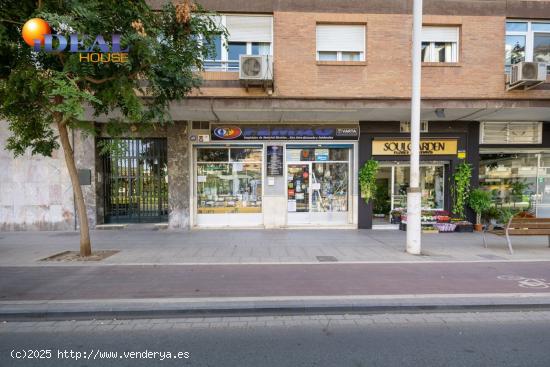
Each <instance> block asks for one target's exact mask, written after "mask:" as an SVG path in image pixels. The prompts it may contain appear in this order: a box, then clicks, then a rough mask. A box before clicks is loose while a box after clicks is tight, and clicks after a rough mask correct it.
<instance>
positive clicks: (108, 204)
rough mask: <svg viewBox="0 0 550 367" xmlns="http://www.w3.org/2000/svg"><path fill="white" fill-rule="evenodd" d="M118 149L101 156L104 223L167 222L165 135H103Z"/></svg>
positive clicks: (107, 141)
mask: <svg viewBox="0 0 550 367" xmlns="http://www.w3.org/2000/svg"><path fill="white" fill-rule="evenodd" d="M104 140H105V142H106V143H107V144H111V145H114V144H116V146H118V149H115V150H113V151H112V152H109V153H108V154H106V155H103V156H102V163H103V177H104V180H103V201H104V207H105V215H104V221H105V223H135V222H138V223H139V222H166V221H167V220H168V178H167V172H168V171H167V152H166V139H104Z"/></svg>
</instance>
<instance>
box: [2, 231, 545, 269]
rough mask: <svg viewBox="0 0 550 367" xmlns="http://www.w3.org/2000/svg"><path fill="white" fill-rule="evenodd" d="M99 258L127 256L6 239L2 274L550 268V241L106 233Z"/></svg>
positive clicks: (387, 234)
mask: <svg viewBox="0 0 550 367" xmlns="http://www.w3.org/2000/svg"><path fill="white" fill-rule="evenodd" d="M91 237H92V248H93V250H120V252H119V253H117V254H116V255H114V256H111V257H109V258H107V259H105V260H103V261H100V262H93V263H92V262H78V263H75V262H70V263H66V262H65V263H62V262H39V261H37V260H39V259H42V258H45V257H48V256H51V255H54V254H56V253H59V252H62V251H66V250H78V244H79V236H78V233H77V232H3V233H0V266H70V265H72V266H75V265H78V266H97V265H130V264H134V265H135V264H256V263H260V264H265V263H272V264H304V263H319V262H320V261H321V260H327V259H326V258H325V259H323V258H318V257H319V256H321V257H323V256H331V257H334V258H333V259H332V258H331V259H328V260H332V261H334V260H336V261H337V262H339V263H342V262H431V261H436V262H440V261H507V260H513V261H540V260H546V261H550V249H549V248H548V242H547V238H546V237H544V236H541V237H538V236H533V237H514V238H513V244H514V248H515V250H516V251H515V254H514V255H510V254H509V253H508V250H507V247H506V242H505V239H504V238H503V237H501V236H496V235H492V234H488V235H487V242H488V245H489V247H488V248H487V249H486V248H484V247H483V241H482V236H481V234H479V233H448V234H424V235H423V236H422V250H423V254H424V256H412V255H409V254H407V253H406V252H405V232H402V231H391V230H351V229H350V230H323V229H320V230H306V229H304V230H249V229H246V230H229V229H227V230H193V231H168V230H158V231H155V230H143V229H137V230H102V231H92V232H91Z"/></svg>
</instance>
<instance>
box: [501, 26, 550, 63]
mask: <svg viewBox="0 0 550 367" xmlns="http://www.w3.org/2000/svg"><path fill="white" fill-rule="evenodd" d="M504 60H505V61H504V62H505V65H506V72H510V70H511V66H512V65H514V64H516V63H518V62H521V61H534V62H545V63H548V64H550V21H547V22H543V21H533V22H531V21H520V20H513V21H512V20H510V21H507V22H506V46H505V56H504ZM548 72H549V73H550V66H549V67H548Z"/></svg>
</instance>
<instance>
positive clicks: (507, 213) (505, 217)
mask: <svg viewBox="0 0 550 367" xmlns="http://www.w3.org/2000/svg"><path fill="white" fill-rule="evenodd" d="M515 214H516V212H515V211H514V210H512V209H509V208H500V209H499V221H500V222H501V223H502V224H504V225H507V224H508V222H509V221H510V219H511V218H512V217H513V216H514V215H515Z"/></svg>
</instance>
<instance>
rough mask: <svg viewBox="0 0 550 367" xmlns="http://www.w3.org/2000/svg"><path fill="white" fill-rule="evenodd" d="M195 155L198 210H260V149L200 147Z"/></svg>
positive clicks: (240, 211) (259, 211)
mask: <svg viewBox="0 0 550 367" xmlns="http://www.w3.org/2000/svg"><path fill="white" fill-rule="evenodd" d="M197 159H198V162H197V207H198V213H199V214H223V213H261V211H262V163H261V159H262V150H261V149H259V148H200V149H197ZM201 159H202V160H203V162H201V161H200V160H201ZM217 160H225V162H213V161H217ZM254 162H255V163H254Z"/></svg>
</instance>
